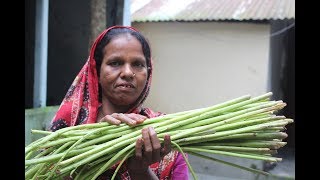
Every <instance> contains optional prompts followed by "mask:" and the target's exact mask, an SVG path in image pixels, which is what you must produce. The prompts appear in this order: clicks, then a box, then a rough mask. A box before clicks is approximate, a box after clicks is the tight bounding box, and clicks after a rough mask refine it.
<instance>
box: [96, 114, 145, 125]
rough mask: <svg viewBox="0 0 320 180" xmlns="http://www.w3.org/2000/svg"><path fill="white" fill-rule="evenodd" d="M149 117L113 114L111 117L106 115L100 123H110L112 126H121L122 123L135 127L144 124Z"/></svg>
mask: <svg viewBox="0 0 320 180" xmlns="http://www.w3.org/2000/svg"><path fill="white" fill-rule="evenodd" d="M146 119H147V117H146V116H143V115H140V114H135V113H130V114H123V113H113V114H111V115H106V116H105V117H103V118H102V119H101V120H100V122H108V123H110V124H114V125H119V124H121V123H126V124H127V125H129V126H135V125H137V124H141V123H143V121H144V120H146Z"/></svg>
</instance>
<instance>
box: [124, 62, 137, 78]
mask: <svg viewBox="0 0 320 180" xmlns="http://www.w3.org/2000/svg"><path fill="white" fill-rule="evenodd" d="M121 75H122V76H121V77H123V78H133V77H134V76H135V73H134V72H133V69H132V67H131V66H130V65H124V66H123V68H122V72H121Z"/></svg>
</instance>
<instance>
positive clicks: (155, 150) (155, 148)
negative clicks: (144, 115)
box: [148, 127, 161, 162]
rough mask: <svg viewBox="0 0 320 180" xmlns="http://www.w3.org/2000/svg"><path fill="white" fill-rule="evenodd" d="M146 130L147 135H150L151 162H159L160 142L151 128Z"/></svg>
mask: <svg viewBox="0 0 320 180" xmlns="http://www.w3.org/2000/svg"><path fill="white" fill-rule="evenodd" d="M148 129H149V135H150V139H151V145H152V162H157V161H160V149H161V144H160V140H159V138H158V137H157V133H156V131H155V130H154V128H153V127H149V128H148Z"/></svg>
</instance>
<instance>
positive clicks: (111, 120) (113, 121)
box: [100, 115, 121, 125]
mask: <svg viewBox="0 0 320 180" xmlns="http://www.w3.org/2000/svg"><path fill="white" fill-rule="evenodd" d="M100 122H108V123H110V124H114V125H119V124H120V123H121V121H120V120H118V119H116V118H114V117H112V116H111V115H106V116H105V117H103V118H102V119H101V120H100Z"/></svg>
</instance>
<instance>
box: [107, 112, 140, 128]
mask: <svg viewBox="0 0 320 180" xmlns="http://www.w3.org/2000/svg"><path fill="white" fill-rule="evenodd" d="M111 116H112V117H114V118H116V119H118V120H120V121H121V122H123V123H126V124H128V125H129V126H134V125H136V121H135V120H133V119H131V118H129V117H128V116H127V114H123V113H113V114H111Z"/></svg>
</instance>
